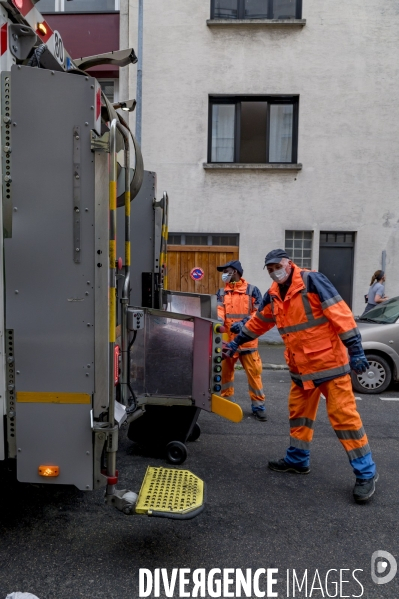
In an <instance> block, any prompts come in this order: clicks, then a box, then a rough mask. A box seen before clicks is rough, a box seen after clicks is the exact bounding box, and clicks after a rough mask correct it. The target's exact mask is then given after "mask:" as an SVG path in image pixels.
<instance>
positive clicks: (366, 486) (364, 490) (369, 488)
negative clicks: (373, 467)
mask: <svg viewBox="0 0 399 599" xmlns="http://www.w3.org/2000/svg"><path fill="white" fill-rule="evenodd" d="M377 480H378V473H376V475H375V476H373V478H366V479H364V478H357V479H356V483H355V486H354V488H353V497H354V499H355V501H356V502H357V503H363V502H364V501H368V500H369V499H370V497H372V496H373V495H374V492H375V483H376V482H377Z"/></svg>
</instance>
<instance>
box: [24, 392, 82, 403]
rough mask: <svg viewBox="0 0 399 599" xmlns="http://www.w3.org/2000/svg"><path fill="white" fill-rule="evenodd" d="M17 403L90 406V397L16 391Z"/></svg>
mask: <svg viewBox="0 0 399 599" xmlns="http://www.w3.org/2000/svg"><path fill="white" fill-rule="evenodd" d="M17 402H18V403H72V404H91V396H90V395H89V394H88V393H52V392H51V393H48V392H46V393H41V392H34V391H18V392H17Z"/></svg>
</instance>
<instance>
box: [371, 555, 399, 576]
mask: <svg viewBox="0 0 399 599" xmlns="http://www.w3.org/2000/svg"><path fill="white" fill-rule="evenodd" d="M397 570H398V564H397V562H396V559H395V558H394V556H393V555H392V554H391V553H389V552H388V551H382V549H380V550H379V551H374V553H373V555H372V556H371V579H372V581H373V582H374V584H387V583H388V582H391V580H393V579H394V578H395V576H396V572H397ZM381 574H383V576H381Z"/></svg>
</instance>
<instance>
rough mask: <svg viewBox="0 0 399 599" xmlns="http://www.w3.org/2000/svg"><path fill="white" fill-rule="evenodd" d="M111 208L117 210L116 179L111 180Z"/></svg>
mask: <svg viewBox="0 0 399 599" xmlns="http://www.w3.org/2000/svg"><path fill="white" fill-rule="evenodd" d="M109 209H110V210H116V181H110V182H109Z"/></svg>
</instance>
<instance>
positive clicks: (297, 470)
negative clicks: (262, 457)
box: [269, 459, 310, 474]
mask: <svg viewBox="0 0 399 599" xmlns="http://www.w3.org/2000/svg"><path fill="white" fill-rule="evenodd" d="M269 468H270V470H274V471H275V472H293V473H294V474H309V472H310V468H309V466H295V465H294V464H288V462H286V461H285V460H284V459H282V460H273V461H270V462H269Z"/></svg>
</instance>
